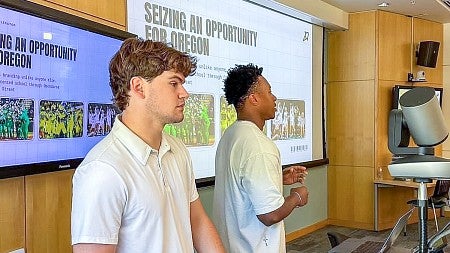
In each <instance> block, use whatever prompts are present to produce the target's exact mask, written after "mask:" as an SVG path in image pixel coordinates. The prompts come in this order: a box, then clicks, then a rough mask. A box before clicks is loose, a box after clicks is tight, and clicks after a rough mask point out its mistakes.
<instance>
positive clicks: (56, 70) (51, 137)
mask: <svg viewBox="0 0 450 253" xmlns="http://www.w3.org/2000/svg"><path fill="white" fill-rule="evenodd" d="M121 43H122V41H121V40H119V39H115V38H111V37H107V36H104V35H100V34H97V33H93V32H88V31H86V30H82V29H79V28H75V27H72V26H68V25H64V24H60V23H57V22H53V21H49V20H46V19H42V18H38V17H35V16H32V15H29V14H24V13H22V12H18V11H13V10H10V9H7V8H3V7H1V8H0V153H1V154H2V155H1V159H0V172H1V170H7V169H8V167H10V166H22V165H25V166H26V165H29V164H39V163H47V162H60V164H59V165H58V166H57V169H65V168H66V167H67V166H68V165H67V164H66V163H65V161H67V160H70V159H77V158H84V157H85V155H86V154H87V152H88V151H89V150H90V149H91V148H92V147H93V146H94V145H95V144H96V143H97V142H98V141H100V140H101V139H102V138H103V137H104V136H105V135H106V134H108V132H109V131H110V130H111V126H112V124H113V120H114V117H115V115H116V114H117V113H118V112H117V110H116V109H115V107H114V106H113V105H112V100H111V99H112V95H111V89H110V87H109V73H108V64H109V60H110V59H111V57H112V55H113V54H114V53H115V52H116V51H117V50H118V48H119V47H120V45H121ZM29 168H30V170H31V169H32V167H29Z"/></svg>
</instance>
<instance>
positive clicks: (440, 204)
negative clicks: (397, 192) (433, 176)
mask: <svg viewBox="0 0 450 253" xmlns="http://www.w3.org/2000/svg"><path fill="white" fill-rule="evenodd" d="M449 188H450V180H437V181H436V186H435V187H434V192H433V195H432V196H430V197H429V198H428V208H431V209H433V212H434V221H435V223H436V229H439V228H438V224H437V217H436V209H439V217H443V216H444V207H445V206H448V205H449V203H448V202H449V196H448V191H449ZM406 203H407V204H410V205H412V206H415V207H417V206H418V203H417V199H413V200H410V201H408V202H406ZM403 233H404V235H406V226H405V228H404V231H403Z"/></svg>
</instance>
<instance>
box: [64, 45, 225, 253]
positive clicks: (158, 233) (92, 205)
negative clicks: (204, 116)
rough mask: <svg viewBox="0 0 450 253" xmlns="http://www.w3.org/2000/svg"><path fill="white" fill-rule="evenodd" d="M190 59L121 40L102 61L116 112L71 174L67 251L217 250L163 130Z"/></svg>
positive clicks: (185, 158)
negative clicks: (69, 244)
mask: <svg viewBox="0 0 450 253" xmlns="http://www.w3.org/2000/svg"><path fill="white" fill-rule="evenodd" d="M195 68H196V60H195V58H193V57H191V56H189V55H187V54H184V53H181V52H179V51H177V50H175V49H173V48H171V47H168V46H167V45H166V44H164V43H161V42H152V41H145V40H141V39H136V38H132V39H127V40H125V41H124V43H123V44H122V46H121V48H120V50H119V51H118V52H117V53H116V54H115V55H114V57H113V58H112V60H111V62H110V69H109V72H110V85H111V88H112V92H113V95H114V101H115V104H116V105H117V106H118V107H119V109H120V110H122V113H121V114H120V115H119V116H118V117H117V118H116V120H115V122H114V126H113V128H112V130H111V132H110V133H109V134H108V136H107V137H105V138H104V139H103V140H102V141H101V142H100V143H98V144H97V145H96V146H95V147H94V148H93V149H92V150H91V151H90V152H89V154H88V155H87V156H86V158H85V159H84V161H83V163H82V164H81V165H80V167H79V168H77V169H76V171H75V175H74V178H73V202H72V244H73V252H74V253H80V252H90V253H97V252H101V253H113V252H117V253H138V252H142V253H144V252H152V253H153V252H158V253H163V252H165V253H171V252H177V253H186V252H188V253H193V252H194V248H195V250H196V251H197V252H208V253H209V252H224V249H223V246H222V243H221V241H220V239H219V236H218V234H217V232H216V229H215V227H214V225H213V224H212V222H211V220H210V219H209V218H208V216H207V215H206V213H205V211H204V209H203V206H202V203H201V201H200V198H199V195H198V193H197V189H196V186H195V177H194V174H193V169H192V163H191V159H190V156H189V154H188V151H187V149H186V147H185V146H184V144H183V143H182V142H181V141H180V140H178V139H176V138H174V137H172V136H169V135H167V134H165V133H163V127H164V125H165V124H169V123H176V122H180V121H182V120H183V108H184V104H185V101H186V99H187V98H188V96H189V95H188V93H187V92H186V90H185V88H184V87H183V84H184V82H185V78H186V77H187V76H188V75H191V74H192V73H193V72H194V71H195Z"/></svg>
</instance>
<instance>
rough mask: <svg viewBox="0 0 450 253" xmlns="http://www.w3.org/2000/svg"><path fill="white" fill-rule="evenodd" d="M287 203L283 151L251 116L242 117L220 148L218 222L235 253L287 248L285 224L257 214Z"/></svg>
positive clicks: (216, 200) (275, 251)
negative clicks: (267, 222)
mask: <svg viewBox="0 0 450 253" xmlns="http://www.w3.org/2000/svg"><path fill="white" fill-rule="evenodd" d="M283 204H284V196H283V175H282V168H281V160H280V152H279V151H278V148H277V147H276V145H275V143H273V141H271V140H270V139H269V138H268V137H267V136H265V135H264V133H263V132H262V131H261V130H260V129H259V128H258V127H257V126H256V125H255V124H254V123H252V122H250V121H236V122H235V123H233V124H232V125H231V126H230V127H229V128H228V129H227V130H226V131H225V133H224V135H223V136H222V138H221V139H220V142H219V145H218V147H217V153H216V180H215V188H214V208H213V214H214V218H213V221H214V224H215V225H216V227H217V230H218V232H219V234H220V237H221V239H222V241H223V244H224V246H225V248H226V249H227V252H229V253H281V252H286V246H285V231H284V223H283V221H280V222H278V223H276V224H273V225H272V226H268V227H267V226H266V225H264V224H263V223H262V222H261V221H260V220H259V219H258V217H257V215H260V214H266V213H270V212H272V211H274V210H276V209H278V208H280V207H281V206H282V205H283Z"/></svg>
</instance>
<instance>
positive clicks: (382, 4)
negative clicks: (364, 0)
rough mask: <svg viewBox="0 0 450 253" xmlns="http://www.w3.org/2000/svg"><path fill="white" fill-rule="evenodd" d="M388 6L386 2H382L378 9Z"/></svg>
mask: <svg viewBox="0 0 450 253" xmlns="http://www.w3.org/2000/svg"><path fill="white" fill-rule="evenodd" d="M388 6H389V3H387V2H382V3H380V4H378V7H388Z"/></svg>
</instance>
